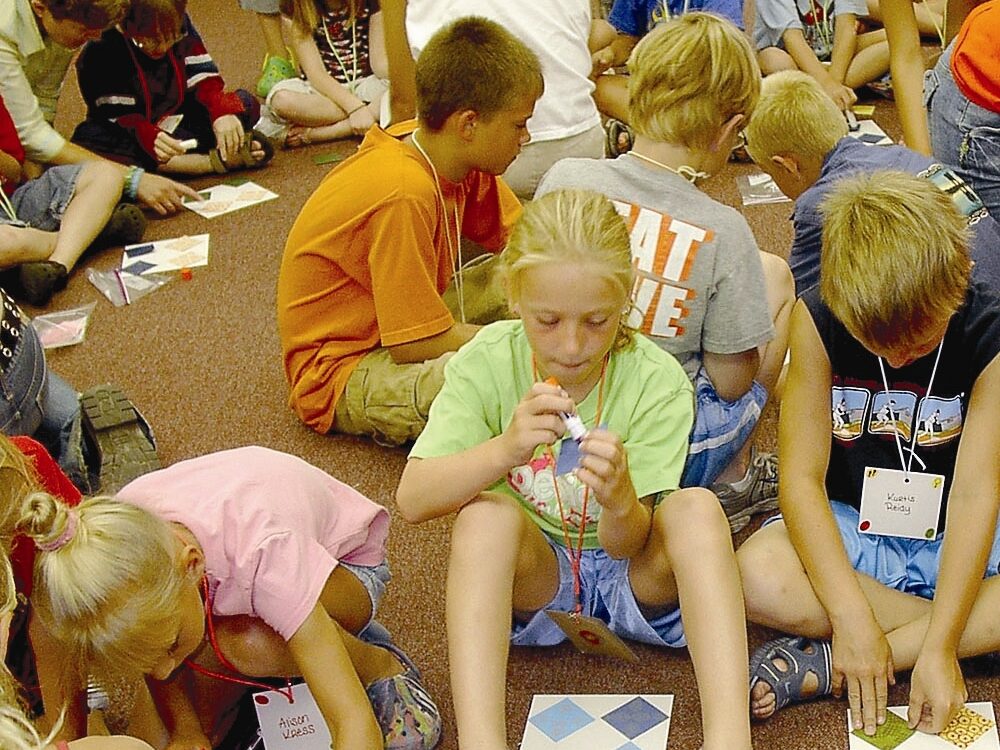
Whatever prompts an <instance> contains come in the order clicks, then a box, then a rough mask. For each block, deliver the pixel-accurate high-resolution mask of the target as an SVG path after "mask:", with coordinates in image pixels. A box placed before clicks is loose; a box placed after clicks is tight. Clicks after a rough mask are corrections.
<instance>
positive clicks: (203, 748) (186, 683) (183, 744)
mask: <svg viewBox="0 0 1000 750" xmlns="http://www.w3.org/2000/svg"><path fill="white" fill-rule="evenodd" d="M192 678H193V675H192V674H191V670H190V669H188V668H187V667H185V666H181V667H180V669H178V670H177V671H176V672H175V673H174V674H173V675H171V676H170V678H169V679H167V680H162V681H161V680H154V679H153V678H151V677H150V678H147V680H146V683H147V684H148V685H149V693H150V695H151V696H152V697H153V704H154V705H155V706H156V710H157V712H158V713H159V715H160V718H161V719H162V720H163V725H164V727H166V730H167V733H168V735H169V737H170V741H169V743H168V744H167V747H166V750H212V743H211V741H210V740H209V739H208V737H207V736H206V735H205V731H204V730H203V729H202V727H201V722H200V721H199V720H198V715H197V714H196V713H195V710H194V706H193V705H191V699H190V697H189V696H188V690H189V689H190V681H191V680H192Z"/></svg>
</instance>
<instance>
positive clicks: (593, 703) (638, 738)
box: [521, 695, 674, 750]
mask: <svg viewBox="0 0 1000 750" xmlns="http://www.w3.org/2000/svg"><path fill="white" fill-rule="evenodd" d="M673 704H674V696H672V695H536V696H535V697H534V698H533V699H532V700H531V708H530V709H529V711H528V721H527V723H526V724H525V727H524V738H523V739H522V740H521V750H552V749H556V750H580V749H581V748H586V750H621V749H622V748H627V749H628V750H665V748H666V747H667V736H668V734H669V733H670V715H671V712H672V710H673Z"/></svg>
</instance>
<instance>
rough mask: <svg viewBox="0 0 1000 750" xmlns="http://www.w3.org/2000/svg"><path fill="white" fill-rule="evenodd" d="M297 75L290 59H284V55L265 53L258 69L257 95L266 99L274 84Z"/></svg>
mask: <svg viewBox="0 0 1000 750" xmlns="http://www.w3.org/2000/svg"><path fill="white" fill-rule="evenodd" d="M290 56H291V55H289V57H290ZM297 75H298V70H296V69H295V66H294V65H293V64H292V61H291V60H286V59H285V58H284V57H274V56H272V55H265V56H264V64H263V65H262V66H261V70H260V78H258V79H257V96H259V97H260V98H261V99H266V98H267V95H268V94H270V93H271V89H272V88H273V87H274V84H276V83H278V82H279V81H284V80H285V79H286V78H295V76H297Z"/></svg>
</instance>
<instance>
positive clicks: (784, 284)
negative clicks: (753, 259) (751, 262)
mask: <svg viewBox="0 0 1000 750" xmlns="http://www.w3.org/2000/svg"><path fill="white" fill-rule="evenodd" d="M760 262H761V265H762V266H763V268H764V285H765V286H766V288H767V297H768V299H769V300H770V301H771V305H772V307H775V308H778V307H781V306H784V305H785V304H787V303H791V302H793V301H794V300H795V279H794V278H793V276H792V269H791V268H789V267H788V263H787V262H785V259H784V258H781V257H779V256H777V255H775V254H774V253H765V252H761V254H760Z"/></svg>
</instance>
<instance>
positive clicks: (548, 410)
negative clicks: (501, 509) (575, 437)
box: [500, 383, 576, 467]
mask: <svg viewBox="0 0 1000 750" xmlns="http://www.w3.org/2000/svg"><path fill="white" fill-rule="evenodd" d="M575 408H576V405H575V404H574V403H573V399H571V398H570V397H569V396H567V395H566V394H565V392H564V391H563V389H562V388H560V387H559V386H558V385H551V384H550V383H535V384H534V385H533V386H531V390H530V391H528V393H527V394H526V395H525V396H524V398H522V399H521V403H519V404H518V405H517V408H516V409H515V410H514V416H513V418H512V419H511V420H510V425H508V426H507V429H506V430H504V432H503V434H501V435H500V440H501V441H502V442H503V444H504V445H505V447H506V455H507V460H506V461H505V463H506V464H507V465H508V467H512V466H518V465H520V464H524V463H527V462H528V461H530V460H531V456H532V454H534V452H535V448H537V447H538V446H539V445H552V443H554V442H555V441H556V440H558V439H559V438H561V437H562V436H563V435H564V434H565V433H566V425H565V424H564V423H563V420H562V417H561V416H559V413H560V412H572V411H573V410H574V409H575Z"/></svg>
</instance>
